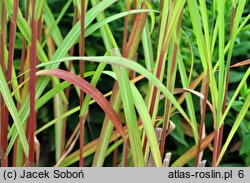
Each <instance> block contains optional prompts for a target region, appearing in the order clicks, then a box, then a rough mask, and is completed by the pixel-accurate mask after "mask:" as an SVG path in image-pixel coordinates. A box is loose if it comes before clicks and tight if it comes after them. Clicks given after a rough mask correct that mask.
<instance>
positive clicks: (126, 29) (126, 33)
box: [122, 0, 130, 56]
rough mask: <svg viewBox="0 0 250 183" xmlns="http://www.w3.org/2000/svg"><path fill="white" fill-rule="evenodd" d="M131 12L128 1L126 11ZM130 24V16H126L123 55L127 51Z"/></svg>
mask: <svg viewBox="0 0 250 183" xmlns="http://www.w3.org/2000/svg"><path fill="white" fill-rule="evenodd" d="M129 10H130V3H129V1H128V0H126V11H129ZM128 24H129V16H126V17H125V21H124V29H123V38H122V53H123V54H124V53H125V49H126V46H127V38H128ZM123 56H124V55H123Z"/></svg>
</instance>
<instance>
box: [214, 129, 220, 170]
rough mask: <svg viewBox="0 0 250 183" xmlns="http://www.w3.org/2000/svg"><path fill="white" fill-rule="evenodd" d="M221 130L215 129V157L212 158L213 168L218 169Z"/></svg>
mask: <svg viewBox="0 0 250 183" xmlns="http://www.w3.org/2000/svg"><path fill="white" fill-rule="evenodd" d="M219 135H220V130H219V129H217V128H215V129H214V147H213V157H212V167H216V161H217V155H218V144H219Z"/></svg>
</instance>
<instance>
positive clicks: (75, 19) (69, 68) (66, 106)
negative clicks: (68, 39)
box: [62, 7, 78, 154]
mask: <svg viewBox="0 0 250 183" xmlns="http://www.w3.org/2000/svg"><path fill="white" fill-rule="evenodd" d="M77 17H78V11H77V8H76V7H74V18H73V25H72V27H73V26H74V25H75V24H76V22H77V19H78V18H77ZM74 50H75V46H72V48H70V51H69V56H73V55H74ZM71 69H72V61H70V62H69V65H68V71H70V72H71ZM69 91H70V87H67V88H66V89H65V95H66V98H67V99H69ZM67 110H68V104H65V106H64V111H67ZM66 122H67V118H65V120H64V122H63V129H62V151H63V152H64V151H65V150H64V144H65V135H66V127H67V123H66ZM62 154H63V153H62Z"/></svg>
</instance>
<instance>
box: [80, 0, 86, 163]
mask: <svg viewBox="0 0 250 183" xmlns="http://www.w3.org/2000/svg"><path fill="white" fill-rule="evenodd" d="M84 22H85V0H81V39H80V56H84V52H85V37H84V32H85V27H84V26H85V25H84ZM79 64H80V77H82V78H84V61H82V62H80V63H79ZM83 100H84V93H83V91H81V92H80V108H82V104H83ZM84 115H85V114H80V151H79V152H80V162H79V166H80V167H82V166H84V164H85V162H84V159H83V146H84Z"/></svg>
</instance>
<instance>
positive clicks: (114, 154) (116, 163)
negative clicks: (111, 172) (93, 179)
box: [113, 139, 119, 167]
mask: <svg viewBox="0 0 250 183" xmlns="http://www.w3.org/2000/svg"><path fill="white" fill-rule="evenodd" d="M116 142H117V139H116V140H115V142H114V143H116ZM118 153H119V151H118V148H116V149H115V150H114V152H113V167H117V165H118Z"/></svg>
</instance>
